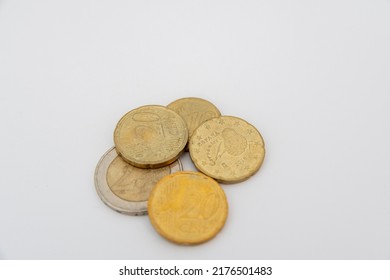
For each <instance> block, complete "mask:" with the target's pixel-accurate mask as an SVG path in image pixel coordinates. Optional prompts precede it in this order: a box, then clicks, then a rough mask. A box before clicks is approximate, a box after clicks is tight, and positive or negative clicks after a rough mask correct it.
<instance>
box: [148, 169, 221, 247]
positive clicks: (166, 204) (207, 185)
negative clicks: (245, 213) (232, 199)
mask: <svg viewBox="0 0 390 280" xmlns="http://www.w3.org/2000/svg"><path fill="white" fill-rule="evenodd" d="M148 213H149V218H150V221H151V223H152V225H153V226H154V228H155V229H156V230H157V232H158V233H159V234H161V235H162V236H163V237H165V238H166V239H168V240H170V241H173V242H175V243H179V244H187V245H193V244H199V243H202V242H205V241H207V240H209V239H211V238H213V237H214V236H215V235H216V234H217V233H218V232H219V231H220V230H221V229H222V227H223V226H224V224H225V221H226V218H227V213H228V204H227V200H226V196H225V193H224V191H223V190H222V188H221V187H220V186H219V184H218V183H217V182H216V181H214V180H213V179H211V178H210V177H208V176H206V175H204V174H202V173H199V172H177V173H175V174H171V175H167V176H165V177H164V178H162V179H161V180H160V181H158V183H157V184H156V186H155V187H154V188H153V190H152V192H151V193H150V196H149V200H148Z"/></svg>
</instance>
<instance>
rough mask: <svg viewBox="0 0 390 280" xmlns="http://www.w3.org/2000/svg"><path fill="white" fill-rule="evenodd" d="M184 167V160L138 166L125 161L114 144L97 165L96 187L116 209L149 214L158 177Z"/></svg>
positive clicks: (122, 211) (105, 201)
mask: <svg viewBox="0 0 390 280" xmlns="http://www.w3.org/2000/svg"><path fill="white" fill-rule="evenodd" d="M181 170H182V166H181V163H180V160H177V161H175V162H174V163H172V164H171V165H169V166H166V167H162V168H156V169H141V168H137V167H134V166H132V165H130V164H128V163H127V162H125V161H123V159H122V158H121V157H120V156H118V154H117V152H116V150H115V148H111V149H110V150H109V151H108V152H107V153H105V154H104V155H103V157H102V158H101V160H100V161H99V163H98V165H97V167H96V171H95V187H96V191H97V193H98V195H99V197H100V198H101V200H102V201H103V202H104V203H105V204H106V205H107V206H109V207H110V208H112V209H114V210H115V211H117V212H120V213H123V214H129V215H145V214H147V200H148V198H149V194H150V191H151V189H152V188H153V187H154V185H155V184H156V183H157V181H158V180H160V179H161V178H162V177H164V176H165V175H168V174H172V173H174V172H177V171H181Z"/></svg>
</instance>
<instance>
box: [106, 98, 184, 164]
mask: <svg viewBox="0 0 390 280" xmlns="http://www.w3.org/2000/svg"><path fill="white" fill-rule="evenodd" d="M187 141H188V130H187V126H186V124H185V122H184V120H183V119H182V118H181V117H180V116H179V115H178V114H177V113H175V112H174V111H172V110H170V109H168V108H166V107H164V106H158V105H149V106H143V107H139V108H137V109H134V110H132V111H130V112H128V113H127V114H125V115H124V116H123V117H122V118H121V119H120V120H119V122H118V124H117V126H116V128H115V132H114V142H115V148H116V150H117V152H118V154H119V155H120V156H121V157H122V158H123V159H124V160H125V161H127V162H128V163H130V164H131V165H133V166H136V167H139V168H158V167H163V166H167V165H169V164H171V163H172V162H174V161H175V160H176V159H178V158H179V156H180V154H181V153H182V152H183V150H184V148H185V146H186V144H187Z"/></svg>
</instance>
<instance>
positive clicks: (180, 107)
mask: <svg viewBox="0 0 390 280" xmlns="http://www.w3.org/2000/svg"><path fill="white" fill-rule="evenodd" d="M167 107H168V108H169V109H171V110H173V111H175V112H176V113H178V114H179V115H180V116H181V117H182V118H183V119H184V121H185V122H186V124H187V128H188V134H189V138H191V136H192V134H193V132H194V131H195V129H196V128H198V126H199V125H201V124H202V123H204V122H205V121H207V120H209V119H212V118H216V117H219V116H221V113H220V112H219V110H218V108H217V107H215V106H214V104H212V103H211V102H209V101H207V100H204V99H201V98H197V97H186V98H181V99H178V100H176V101H173V102H172V103H170V104H169V105H168V106H167ZM187 150H188V146H187Z"/></svg>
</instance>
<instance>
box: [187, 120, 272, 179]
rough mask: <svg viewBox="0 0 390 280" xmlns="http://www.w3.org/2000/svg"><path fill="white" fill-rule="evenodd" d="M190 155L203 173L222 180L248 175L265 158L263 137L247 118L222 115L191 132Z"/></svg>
mask: <svg viewBox="0 0 390 280" xmlns="http://www.w3.org/2000/svg"><path fill="white" fill-rule="evenodd" d="M189 147H190V156H191V159H192V161H193V162H194V164H195V166H196V167H197V168H198V169H199V170H200V171H201V172H203V173H205V174H206V175H208V176H210V177H212V178H214V179H216V180H217V181H219V182H223V183H236V182H241V181H244V180H246V179H248V178H249V177H250V176H252V175H253V174H254V173H256V172H257V170H259V168H260V166H261V164H262V163H263V160H264V155H265V149H264V141H263V138H262V136H261V134H260V133H259V131H257V129H256V128H255V127H254V126H253V125H251V124H249V123H248V122H246V121H244V120H242V119H240V118H237V117H231V116H222V117H219V118H214V119H211V120H208V121H206V122H204V123H203V124H202V125H200V126H199V127H198V128H197V129H196V130H195V132H194V134H193V135H192V137H191V139H190V142H189Z"/></svg>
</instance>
